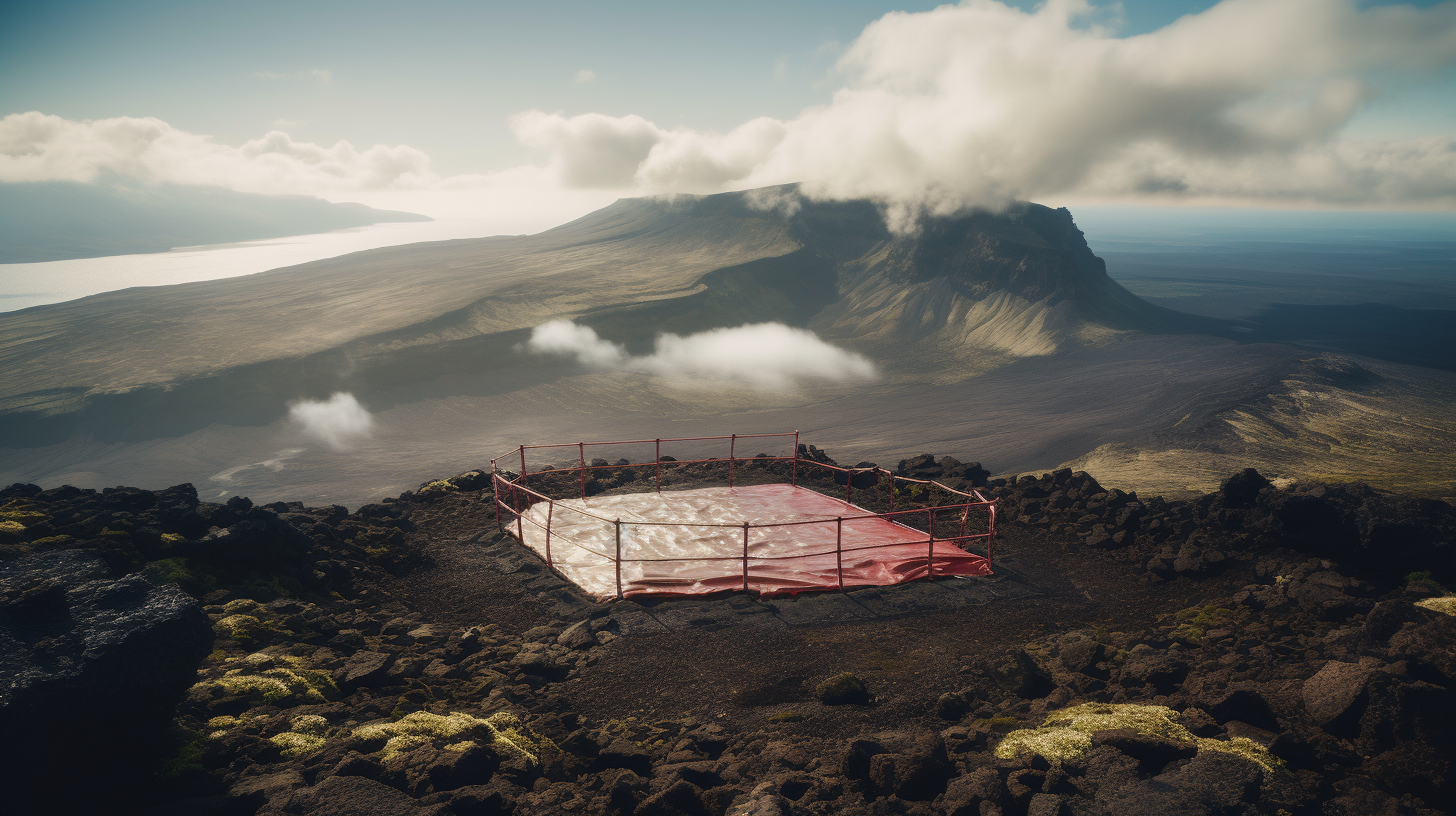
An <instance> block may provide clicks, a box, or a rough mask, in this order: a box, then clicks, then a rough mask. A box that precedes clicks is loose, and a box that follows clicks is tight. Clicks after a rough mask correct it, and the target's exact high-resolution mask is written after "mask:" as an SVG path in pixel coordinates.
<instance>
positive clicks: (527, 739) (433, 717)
mask: <svg viewBox="0 0 1456 816" xmlns="http://www.w3.org/2000/svg"><path fill="white" fill-rule="evenodd" d="M354 736H355V737H358V738H360V739H368V740H373V739H381V738H383V739H385V740H386V741H385V743H384V747H383V748H382V749H381V758H382V759H384V760H385V761H386V762H388V761H389V760H391V759H393V758H395V757H397V756H399V755H400V754H402V753H406V752H408V751H412V750H414V749H415V748H418V747H419V746H421V745H425V744H427V743H432V742H434V740H436V739H454V738H455V737H460V736H465V737H479V738H482V739H486V738H488V740H487V741H488V742H489V743H490V744H491V745H493V746H495V747H496V748H498V749H503V750H506V751H511V752H514V753H518V754H520V755H522V756H524V757H525V758H526V759H527V760H528V761H530V762H535V761H536V757H537V755H538V754H539V753H540V750H541V738H539V737H536V736H535V735H533V734H531V732H530V731H529V730H528V729H527V728H526V727H525V726H524V725H522V723H521V721H520V719H519V718H517V717H516V716H515V715H514V714H511V713H509V712H506V711H501V712H497V713H495V714H492V715H491V716H489V717H487V718H485V719H480V718H478V717H474V716H471V715H469V714H463V713H459V712H456V713H452V714H432V713H431V712H428V711H415V712H413V713H410V714H406V715H405V716H403V717H401V718H400V719H398V720H395V721H392V722H391V721H385V722H375V723H369V724H366V725H361V726H359V727H358V728H355V729H354ZM468 741H470V740H468V739H466V740H460V741H458V742H455V743H453V745H455V746H461V745H463V744H464V743H466V742H468ZM446 747H450V746H446ZM454 750H463V749H462V748H459V747H457V748H455V749H454Z"/></svg>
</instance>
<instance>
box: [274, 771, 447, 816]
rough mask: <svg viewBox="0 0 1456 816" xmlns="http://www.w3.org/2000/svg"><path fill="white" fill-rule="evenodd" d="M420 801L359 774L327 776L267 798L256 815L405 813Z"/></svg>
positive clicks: (391, 815)
mask: <svg viewBox="0 0 1456 816" xmlns="http://www.w3.org/2000/svg"><path fill="white" fill-rule="evenodd" d="M423 810H424V808H423V807H421V805H420V803H419V802H418V801H416V800H414V799H412V798H410V797H409V796H408V795H406V794H404V793H401V792H399V791H397V790H395V789H394V788H391V787H389V786H388V785H384V784H381V783H379V782H375V781H374V780H372V779H366V778H364V777H362V776H331V777H329V778H328V779H325V780H324V781H322V782H320V783H319V784H317V785H314V786H313V787H311V788H303V789H301V790H297V791H294V792H292V793H291V794H289V795H287V796H285V797H280V798H278V799H275V800H273V801H270V802H269V803H268V804H267V805H265V806H264V807H263V809H262V810H260V811H258V816H409V814H414V813H421V812H422V811H423Z"/></svg>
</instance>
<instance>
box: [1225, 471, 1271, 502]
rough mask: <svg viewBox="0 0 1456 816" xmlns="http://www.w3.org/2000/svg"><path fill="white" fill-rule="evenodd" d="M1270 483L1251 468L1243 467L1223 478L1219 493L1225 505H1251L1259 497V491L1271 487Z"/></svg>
mask: <svg viewBox="0 0 1456 816" xmlns="http://www.w3.org/2000/svg"><path fill="white" fill-rule="evenodd" d="M1271 486H1272V483H1271V482H1270V481H1269V480H1268V479H1265V478H1264V477H1263V476H1262V475H1260V474H1259V471H1257V470H1254V469H1253V468H1245V469H1243V470H1241V471H1239V472H1238V473H1235V474H1234V475H1232V476H1230V477H1228V478H1227V479H1224V480H1223V484H1222V485H1221V486H1220V487H1219V489H1218V492H1219V495H1220V496H1221V497H1222V498H1223V504H1224V506H1225V507H1239V508H1244V507H1253V506H1254V502H1255V501H1257V500H1258V498H1259V491H1261V490H1263V489H1264V488H1266V487H1271Z"/></svg>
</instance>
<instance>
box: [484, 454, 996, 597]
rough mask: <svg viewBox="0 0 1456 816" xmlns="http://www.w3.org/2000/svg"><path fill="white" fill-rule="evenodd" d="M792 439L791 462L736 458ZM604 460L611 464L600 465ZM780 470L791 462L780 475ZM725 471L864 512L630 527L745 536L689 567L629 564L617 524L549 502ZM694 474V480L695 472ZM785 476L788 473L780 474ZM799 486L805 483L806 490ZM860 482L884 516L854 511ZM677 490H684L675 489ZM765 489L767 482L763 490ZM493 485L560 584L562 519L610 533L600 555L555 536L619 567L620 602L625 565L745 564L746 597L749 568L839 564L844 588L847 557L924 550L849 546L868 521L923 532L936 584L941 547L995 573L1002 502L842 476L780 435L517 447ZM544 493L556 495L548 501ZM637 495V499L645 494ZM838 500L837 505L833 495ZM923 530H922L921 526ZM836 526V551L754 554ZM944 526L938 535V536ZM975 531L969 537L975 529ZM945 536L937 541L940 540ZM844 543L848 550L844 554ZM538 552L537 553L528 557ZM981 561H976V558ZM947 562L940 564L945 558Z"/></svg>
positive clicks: (867, 474)
mask: <svg viewBox="0 0 1456 816" xmlns="http://www.w3.org/2000/svg"><path fill="white" fill-rule="evenodd" d="M789 437H792V438H793V454H792V455H791V456H771V455H767V454H762V453H760V454H757V455H754V456H748V457H745V456H740V455H739V454H738V451H739V450H740V443H742V442H745V441H747V440H764V439H776V440H786V439H787V438H789ZM723 441H726V442H727V443H728V445H727V447H728V450H727V454H728V456H727V457H726V458H717V457H707V458H700V459H676V458H673V457H671V456H668V457H666V458H664V456H663V454H662V446H663V444H664V443H669V444H680V443H705V442H723ZM647 444H651V445H653V459H652V461H646V462H644V461H639V462H635V463H633V462H629V461H622V460H619V461H618V462H617V463H605V464H598V463H597V461H598V460H595V459H594V460H593V461H592V462H591V463H588V460H587V452H588V449H594V450H595V449H601V448H605V447H610V446H618V447H621V446H627V445H647ZM572 448H574V449H575V450H576V453H577V456H576V457H575V459H576V462H575V467H570V466H561V467H558V466H555V465H546V466H544V467H542V468H540V469H538V470H535V471H531V470H529V469H528V467H527V452H528V451H539V452H547V451H560V450H563V449H572ZM506 460H509V461H511V463H512V464H516V463H519V465H520V472H519V473H511V472H509V471H506V470H503V469H502V468H501V464H500V463H501V462H502V461H506ZM601 461H603V462H604V461H605V460H601ZM774 463H785V464H783V465H779V466H778V467H777V468H776V467H775V466H774ZM725 465H726V475H727V483H728V486H729V487H733V486H735V482H741V481H742V480H743V478H744V476H745V474H748V475H751V476H754V477H756V478H760V479H761V478H763V477H765V476H767V477H768V478H770V479H774V478H776V479H777V483H782V477H784V476H787V477H788V482H789V484H790V485H793V486H795V487H805V488H807V489H810V490H814V491H816V492H819V493H822V494H824V495H830V494H829V493H828V492H827V491H826V490H822V489H820V487H819V483H821V482H823V481H825V480H826V477H827V479H828V480H829V481H832V482H833V484H834V486H835V487H834V489H835V493H836V494H837V493H838V486H839V485H840V484H842V485H843V488H844V496H843V500H844V502H845V503H846V504H850V505H852V506H854V507H855V509H856V510H863V511H864V512H863V513H860V514H853V515H844V516H839V517H836V518H833V519H827V518H826V519H806V520H801V521H783V522H780V521H775V522H764V523H752V522H747V521H744V522H733V523H726V522H725V523H706V522H673V521H644V520H639V519H632V520H630V521H629V524H630V525H631V526H634V527H683V528H688V527H692V528H704V527H707V528H730V529H737V530H742V542H743V546H742V551H741V553H733V554H731V555H714V556H701V557H686V558H642V557H635V558H634V557H624V555H623V553H622V525H623V521H622V519H621V518H612V517H608V516H604V515H600V514H597V513H593V512H591V511H589V510H587V509H585V508H583V507H580V506H576V505H574V504H563V503H562V501H563V500H564V499H566V498H568V497H567V496H564V495H555V496H553V495H550V493H558V494H560V493H563V492H565V491H566V489H567V487H568V486H570V487H574V488H575V489H574V490H571V491H570V492H572V493H575V494H576V498H580V499H582V500H585V499H587V498H588V497H589V495H595V494H594V493H592V491H591V490H590V489H589V486H594V487H595V489H596V491H597V492H605V489H603V488H601V486H600V484H599V483H597V482H596V480H595V478H594V477H595V475H596V474H598V473H601V472H604V471H613V470H616V471H623V470H628V469H630V470H632V471H634V472H635V471H638V470H640V469H644V468H649V467H650V468H651V469H652V471H653V483H654V489H655V490H656V491H657V492H658V493H661V492H662V489H663V486H664V484H665V483H667V482H665V481H664V473H663V471H664V468H666V469H667V470H668V476H669V478H672V477H673V476H674V475H678V474H685V475H690V476H698V477H699V478H697V479H695V480H694V481H693V482H692V483H691V486H695V487H702V486H705V485H704V484H702V482H703V480H704V478H706V477H708V476H709V473H708V472H709V471H710V470H711V469H714V468H718V469H722V468H724V466H725ZM694 468H697V470H698V472H697V473H692V470H693V469H694ZM784 471H787V472H784ZM533 479H534V480H535V483H536V485H537V486H538V487H539V488H540V489H534V488H532V487H530V486H529V485H530V484H531V483H532V480H533ZM801 482H802V484H801ZM856 482H859V483H860V488H859V496H860V500H861V501H862V502H866V503H869V501H870V500H874V501H875V502H876V503H881V502H888V509H886V510H883V511H874V510H870V509H866V508H863V507H859V506H858V505H854V499H855V493H856ZM679 483H680V482H679ZM758 483H760V484H762V483H764V482H761V481H760V482H758ZM491 485H492V491H493V496H494V502H495V508H496V523H497V526H498V527H499V528H500V529H501V530H502V531H503V532H506V533H508V534H510V535H511V536H512V537H514V538H516V539H517V540H518V541H520V542H521V543H522V544H526V545H527V546H528V547H530V545H528V544H527V543H526V535H525V533H526V530H525V527H524V525H525V524H527V523H530V524H532V525H534V526H535V527H536V528H538V529H540V530H541V531H542V532H543V533H544V547H543V549H544V553H538V555H541V556H542V557H543V560H545V561H546V563H547V566H548V567H550V568H551V569H552V570H553V571H555V572H557V573H558V574H562V577H564V578H567V579H568V580H570V577H569V576H566V575H565V574H564V573H561V571H560V570H559V569H558V568H557V564H558V563H559V562H560V559H554V558H553V557H552V552H551V547H552V542H553V526H554V520H555V518H556V514H557V512H558V511H562V512H569V513H573V514H578V515H579V516H582V517H586V518H589V519H594V520H596V521H597V522H600V523H602V524H604V525H609V526H610V528H611V530H612V535H611V539H612V541H613V551H612V552H609V553H608V552H601V551H599V550H596V549H592V548H591V547H588V546H586V545H584V544H581V543H579V542H577V541H573V540H570V539H569V538H568V539H563V537H562V536H561V535H560V533H559V531H558V532H557V535H556V542H557V545H558V546H560V545H561V544H562V543H566V544H568V545H571V546H574V547H577V548H580V549H581V550H583V551H585V552H589V553H591V554H593V555H596V556H598V557H600V558H602V559H603V561H604V562H607V561H609V562H611V564H612V565H613V566H614V572H615V585H616V595H617V597H618V598H621V597H623V588H622V564H623V563H652V562H664V561H679V562H699V561H739V562H741V563H742V570H741V573H742V589H744V590H747V589H748V588H749V578H750V571H751V570H750V563H751V562H754V561H785V560H792V559H805V558H813V557H821V556H828V555H830V554H833V555H834V556H835V573H836V576H837V583H838V587H839V588H840V589H843V588H844V566H843V561H844V555H845V554H846V553H856V552H863V551H867V550H876V549H884V548H887V547H905V546H908V545H914V544H919V543H921V542H920V540H919V539H913V538H912V539H911V540H910V541H897V542H893V543H888V544H871V545H859V546H856V545H854V544H853V542H852V541H851V542H846V541H845V529H844V528H845V523H846V522H855V521H862V520H866V519H881V520H884V521H888V522H891V523H893V524H895V525H897V526H898V527H902V528H904V529H905V530H907V531H912V532H919V533H923V534H924V535H925V539H924V541H923V543H924V545H925V548H926V551H925V552H926V555H925V565H926V575H927V577H929V578H931V579H932V580H933V579H934V578H935V561H936V554H935V546H936V544H951V545H955V546H956V547H958V548H960V549H962V550H967V547H968V545H970V544H972V543H974V542H983V543H984V549H985V552H984V556H983V557H984V559H985V562H986V567H987V569H988V570H989V569H990V567H991V566H992V558H993V552H992V549H993V543H994V540H995V537H996V502H995V500H993V499H987V498H986V497H985V496H984V495H983V494H982V493H981V492H980V491H978V490H976V489H974V488H971V491H970V492H969V493H966V492H963V491H960V490H956V489H955V488H952V487H949V486H947V485H945V484H942V483H941V482H938V481H935V480H932V479H912V478H909V477H905V476H900V475H897V474H895V473H893V472H891V471H889V470H887V469H885V468H882V467H878V466H876V467H864V468H857V467H840V466H837V465H830V464H827V463H824V462H819V461H816V460H814V459H812V458H806V457H804V456H801V455H800V445H799V432H798V431H794V432H792V433H776V434H730V435H728V436H702V437H679V438H673V439H640V440H625V441H614V442H576V443H569V444H556V445H521V446H519V447H517V448H516V449H514V450H512V451H510V452H509V453H507V454H504V455H502V456H498V457H496V458H494V459H492V460H491ZM902 486H903V487H904V488H905V490H904V491H903V492H904V493H906V494H908V495H907V496H906V497H905V501H906V502H907V503H909V504H912V505H914V504H917V501H916V500H917V499H918V498H920V497H921V496H924V497H926V501H925V502H924V503H923V506H912V507H910V508H907V509H898V505H899V503H900V501H901V494H902V490H901V488H902ZM547 491H550V493H548V492H547ZM639 492H640V491H639ZM932 493H939V496H938V497H937V498H938V499H939V503H932V501H931V500H930V498H929V496H930V494H932ZM834 498H838V496H837V495H835V496H834ZM543 502H544V503H546V505H547V508H546V514H545V515H546V519H545V523H544V524H543V523H541V522H540V521H539V520H537V519H536V518H532V517H530V516H529V515H528V514H527V511H528V510H530V509H531V508H532V507H534V506H536V505H539V504H541V503H543ZM507 515H509V516H512V517H513V518H514V520H513V521H512V522H511V523H509V524H507V523H506V522H505V520H504V518H505V517H506V516H507ZM922 523H923V529H922V527H921V524H922ZM829 524H833V525H835V534H834V539H835V546H834V549H833V550H824V551H820V552H811V553H793V554H791V555H750V553H749V537H750V532H751V531H753V530H765V529H772V528H794V527H803V526H807V525H821V526H823V525H829ZM937 525H939V527H937ZM973 528H974V530H975V531H973V532H968V530H969V529H973ZM938 530H939V534H938ZM847 544H848V546H847ZM532 549H533V551H534V548H532ZM976 555H979V554H976ZM942 560H944V557H943V556H942Z"/></svg>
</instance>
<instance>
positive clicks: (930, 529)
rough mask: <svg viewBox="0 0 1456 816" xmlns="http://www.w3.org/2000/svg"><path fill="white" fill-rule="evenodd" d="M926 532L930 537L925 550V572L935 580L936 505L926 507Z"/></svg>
mask: <svg viewBox="0 0 1456 816" xmlns="http://www.w3.org/2000/svg"><path fill="white" fill-rule="evenodd" d="M925 534H926V535H927V536H928V537H929V541H928V542H927V543H926V552H925V574H926V577H928V578H929V579H930V580H932V581H934V580H935V506H934V505H932V506H930V507H927V508H925Z"/></svg>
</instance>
